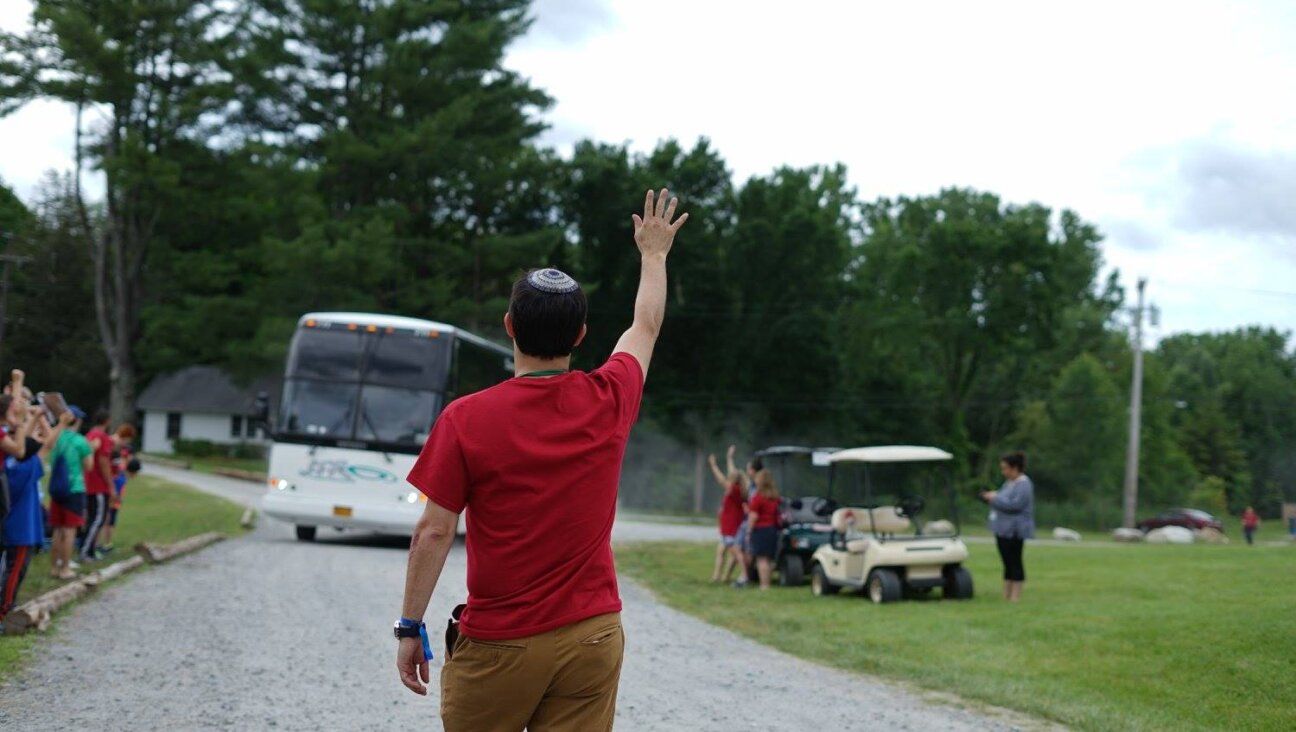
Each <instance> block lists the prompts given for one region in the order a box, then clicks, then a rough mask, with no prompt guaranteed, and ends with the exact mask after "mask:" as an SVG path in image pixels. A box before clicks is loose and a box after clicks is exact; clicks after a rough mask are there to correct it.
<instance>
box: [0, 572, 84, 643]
mask: <svg viewBox="0 0 1296 732" xmlns="http://www.w3.org/2000/svg"><path fill="white" fill-rule="evenodd" d="M93 589H94V585H92V584H89V583H87V582H86V581H85V578H84V577H82V578H81V579H77V580H73V581H71V582H69V583H67V584H66V585H63V586H62V587H57V588H55V589H53V590H50V591H49V592H46V593H45V594H43V595H41V596H40V597H37V598H34V599H32V600H29V601H28V602H26V603H23V604H22V605H21V606H19V607H17V608H14V609H13V610H12V611H11V612H10V613H9V614H8V615H6V616H5V632H6V633H24V632H26V631H28V630H31V629H33V628H40V627H41V626H42V625H48V623H49V616H50V614H51V613H53V612H54V611H55V610H58V609H59V608H61V607H63V606H64V605H66V604H68V603H69V602H72V601H73V600H76V599H77V598H79V597H81V596H83V595H85V594H87V593H89V592H90V591H91V590H93Z"/></svg>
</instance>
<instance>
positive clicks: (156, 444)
mask: <svg viewBox="0 0 1296 732" xmlns="http://www.w3.org/2000/svg"><path fill="white" fill-rule="evenodd" d="M166 426H167V416H166V412H145V413H144V452H152V453H163V454H165V453H169V452H171V441H170V440H168V439H167V433H166Z"/></svg>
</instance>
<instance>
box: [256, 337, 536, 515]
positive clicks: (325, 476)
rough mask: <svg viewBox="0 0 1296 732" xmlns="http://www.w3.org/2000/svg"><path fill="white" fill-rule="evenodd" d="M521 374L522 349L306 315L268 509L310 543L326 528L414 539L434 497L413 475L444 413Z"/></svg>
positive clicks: (287, 384)
mask: <svg viewBox="0 0 1296 732" xmlns="http://www.w3.org/2000/svg"><path fill="white" fill-rule="evenodd" d="M512 375H513V351H512V349H509V348H505V347H504V346H501V345H498V344H495V343H492V342H490V341H488V340H486V339H485V338H481V337H479V336H476V335H473V334H472V333H469V332H467V331H464V330H461V329H459V328H455V327H454V326H450V325H445V324H443V323H436V322H432V321H429V320H417V319H414V318H405V317H399V316H393V315H370V314H364V313H308V314H306V315H304V316H302V318H301V320H300V321H298V323H297V331H296V333H295V334H294V335H293V339H292V344H291V345H290V346H289V348H288V360H287V365H286V367H285V369H284V379H283V392H282V400H281V403H280V406H279V411H278V417H277V419H275V420H273V422H272V423H271V424H270V426H269V432H270V436H271V446H270V473H269V480H270V490H269V493H268V494H267V495H266V496H265V499H264V501H263V502H262V509H263V510H264V511H265V513H266V514H267V515H269V516H273V517H275V518H277V519H282V520H284V521H288V522H290V523H293V524H295V525H296V527H297V538H298V539H300V540H302V541H312V540H314V538H315V532H316V529H317V528H318V527H320V526H331V527H333V528H337V529H365V530H369V531H377V532H382V533H389V534H398V535H410V534H412V533H413V529H414V525H415V523H416V522H417V521H418V518H419V515H420V514H421V513H422V511H423V508H424V503H425V502H426V501H427V498H426V497H424V496H423V494H421V493H419V492H418V491H417V490H415V489H414V488H413V487H412V486H410V485H409V483H407V482H405V477H406V476H407V475H408V474H409V471H410V468H411V467H412V466H413V465H414V459H415V457H417V455H418V452H419V450H420V449H421V448H422V447H423V443H424V442H425V441H426V440H427V436H428V433H429V432H430V431H431V429H432V423H433V422H434V421H436V418H437V415H439V414H440V413H441V410H442V409H443V408H444V407H445V405H446V404H448V403H449V402H450V401H451V400H452V399H454V398H455V397H458V396H462V395H464V394H468V393H471V392H474V391H478V390H480V389H484V388H486V387H488V386H492V385H494V384H498V383H499V382H501V381H503V380H505V379H507V378H509V377H511V376H512ZM267 411H268V410H267ZM462 530H463V526H462V524H461V526H460V531H462Z"/></svg>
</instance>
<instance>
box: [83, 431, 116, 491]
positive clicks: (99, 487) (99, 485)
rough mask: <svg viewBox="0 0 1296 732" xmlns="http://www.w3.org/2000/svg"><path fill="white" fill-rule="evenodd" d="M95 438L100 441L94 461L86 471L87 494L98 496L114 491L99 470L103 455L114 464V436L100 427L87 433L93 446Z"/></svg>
mask: <svg viewBox="0 0 1296 732" xmlns="http://www.w3.org/2000/svg"><path fill="white" fill-rule="evenodd" d="M95 440H98V441H99V447H98V448H97V449H95V452H94V462H93V464H92V465H91V467H90V469H89V470H87V471H85V484H86V495H88V496H96V495H100V494H106V493H112V486H111V485H109V484H108V481H106V480H104V477H103V473H101V472H100V470H99V459H100V458H101V457H102V458H103V459H104V460H107V461H108V464H109V465H112V451H113V444H112V437H111V436H109V435H108V433H107V432H104V431H103V430H101V429H99V428H98V427H96V428H94V429H92V430H90V431H89V432H87V433H86V441H88V442H89V443H90V445H91V446H92V447H93V446H94V444H95Z"/></svg>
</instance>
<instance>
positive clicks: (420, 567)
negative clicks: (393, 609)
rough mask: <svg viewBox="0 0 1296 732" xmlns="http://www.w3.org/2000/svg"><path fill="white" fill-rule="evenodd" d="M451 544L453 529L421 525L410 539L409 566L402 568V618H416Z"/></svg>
mask: <svg viewBox="0 0 1296 732" xmlns="http://www.w3.org/2000/svg"><path fill="white" fill-rule="evenodd" d="M452 546H454V530H453V529H452V530H450V531H446V530H445V529H443V528H440V527H426V526H420V527H419V528H418V530H416V531H415V533H414V536H413V538H411V539H410V559H409V567H408V569H406V570H405V601H404V602H403V603H402V604H401V617H403V618H409V619H411V620H419V619H421V618H422V617H423V614H424V613H426V612H427V606H428V601H429V600H430V599H432V591H433V590H435V589H436V585H437V580H439V579H441V570H442V569H443V568H444V567H445V560H446V557H447V556H448V555H449V554H450V548H451V547H452Z"/></svg>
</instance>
